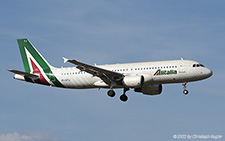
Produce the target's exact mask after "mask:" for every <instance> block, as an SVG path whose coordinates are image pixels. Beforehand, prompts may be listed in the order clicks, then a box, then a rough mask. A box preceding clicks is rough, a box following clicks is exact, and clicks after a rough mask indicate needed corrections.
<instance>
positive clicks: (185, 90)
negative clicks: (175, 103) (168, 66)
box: [182, 82, 188, 95]
mask: <svg viewBox="0 0 225 141" xmlns="http://www.w3.org/2000/svg"><path fill="white" fill-rule="evenodd" d="M182 85H183V88H184V91H183V93H184V94H185V95H187V94H188V90H187V89H186V88H187V82H184V83H182Z"/></svg>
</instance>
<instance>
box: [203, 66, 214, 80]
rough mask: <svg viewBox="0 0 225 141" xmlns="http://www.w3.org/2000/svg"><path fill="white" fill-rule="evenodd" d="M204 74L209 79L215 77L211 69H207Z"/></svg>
mask: <svg viewBox="0 0 225 141" xmlns="http://www.w3.org/2000/svg"><path fill="white" fill-rule="evenodd" d="M204 74H205V76H206V78H209V77H210V76H212V75H213V72H212V71H211V70H210V69H208V68H206V70H205V73H204Z"/></svg>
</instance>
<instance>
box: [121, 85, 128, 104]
mask: <svg viewBox="0 0 225 141" xmlns="http://www.w3.org/2000/svg"><path fill="white" fill-rule="evenodd" d="M127 91H129V88H124V89H123V94H122V95H121V96H120V100H121V101H123V102H126V101H127V100H128V97H127V95H126V92H127Z"/></svg>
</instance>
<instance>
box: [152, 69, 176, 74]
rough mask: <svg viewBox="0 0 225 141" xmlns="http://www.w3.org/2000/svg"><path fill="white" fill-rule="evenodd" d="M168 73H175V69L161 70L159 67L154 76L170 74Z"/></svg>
mask: <svg viewBox="0 0 225 141" xmlns="http://www.w3.org/2000/svg"><path fill="white" fill-rule="evenodd" d="M170 74H177V70H161V69H158V70H157V71H156V72H155V74H154V76H156V75H170Z"/></svg>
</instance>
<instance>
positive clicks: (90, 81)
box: [52, 60, 212, 89]
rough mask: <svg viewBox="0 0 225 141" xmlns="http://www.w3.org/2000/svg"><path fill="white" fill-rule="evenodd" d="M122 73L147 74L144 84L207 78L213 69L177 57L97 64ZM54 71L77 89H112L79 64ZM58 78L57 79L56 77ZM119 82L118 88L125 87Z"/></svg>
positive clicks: (68, 86) (67, 83)
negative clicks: (80, 68)
mask: <svg viewBox="0 0 225 141" xmlns="http://www.w3.org/2000/svg"><path fill="white" fill-rule="evenodd" d="M97 67H99V68H103V69H106V70H110V71H114V72H118V73H122V74H124V75H125V76H132V75H143V76H145V78H147V79H145V83H144V85H153V84H167V83H182V82H191V81H198V80H202V79H206V78H208V77H210V76H211V75H212V71H211V70H210V69H208V68H206V67H204V66H202V65H201V66H200V64H199V63H198V62H196V61H190V60H173V61H157V62H143V63H126V64H112V65H101V66H97ZM52 72H53V74H54V75H55V76H56V78H57V79H58V80H59V81H60V82H61V83H62V84H63V85H64V86H65V87H66V88H74V89H86V88H102V87H103V88H109V87H110V86H109V85H107V84H106V83H104V82H103V81H102V80H101V79H100V78H99V77H96V76H93V75H91V74H89V73H87V72H84V71H80V70H79V69H77V68H76V67H70V68H52ZM53 81H54V80H53ZM121 87H122V86H119V85H116V86H115V87H114V88H121Z"/></svg>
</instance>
